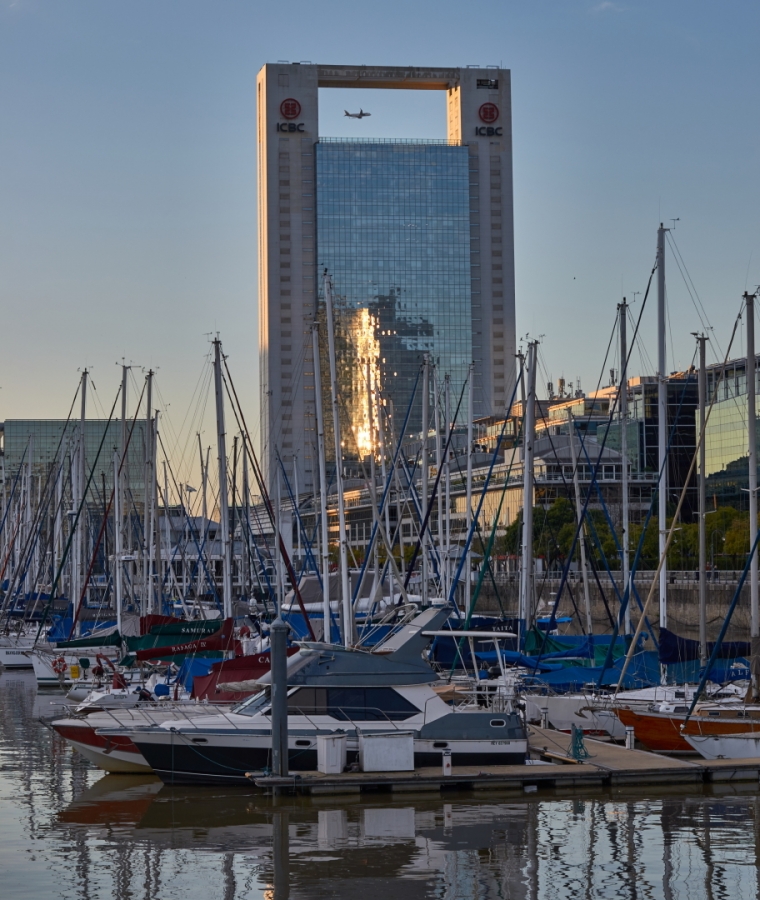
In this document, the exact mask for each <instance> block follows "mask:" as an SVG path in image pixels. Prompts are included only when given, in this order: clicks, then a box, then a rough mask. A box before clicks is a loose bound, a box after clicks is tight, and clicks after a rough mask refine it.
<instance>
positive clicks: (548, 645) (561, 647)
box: [525, 628, 630, 668]
mask: <svg viewBox="0 0 760 900" xmlns="http://www.w3.org/2000/svg"><path fill="white" fill-rule="evenodd" d="M629 643H630V641H629V640H627V639H623V638H621V637H618V640H616V641H615V643H614V645H613V647H612V660H613V662H614V661H615V660H617V659H620V658H621V657H622V656H625V654H626V653H627V652H628V645H629ZM609 646H610V645H609V642H608V641H604V642H602V641H595V642H594V659H593V660H591V659H589V658H588V657H577V656H576V657H573V658H572V659H551V660H547V662H552V663H555V664H556V663H558V664H561V665H563V666H586V667H587V668H588V667H591V666H601V665H603V664H604V661H605V659H607V651H608V650H609ZM579 649H580V648H579V647H578V645H577V644H574V643H571V642H570V641H563V640H562V637H561V636H554V635H550V634H546V633H545V632H543V631H541V630H539V629H537V628H532V629H531V630H530V631H529V632H528V633H527V634H526V635H525V654H526V655H527V656H537V655H539V654H540V655H541V657H542V658H545V657H546V655H547V654H549V653H566V652H567V651H572V650H579Z"/></svg>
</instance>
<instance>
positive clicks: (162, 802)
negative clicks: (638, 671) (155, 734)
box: [0, 673, 760, 900]
mask: <svg viewBox="0 0 760 900" xmlns="http://www.w3.org/2000/svg"><path fill="white" fill-rule="evenodd" d="M58 703H60V697H57V696H56V695H55V694H51V693H40V694H38V693H37V690H36V685H35V681H34V678H33V676H32V675H31V673H29V674H11V673H4V674H2V675H0V766H1V767H2V778H1V779H0V897H2V898H13V900H20V898H46V897H60V898H72V900H73V898H78V900H90V898H92V900H95V898H98V900H99V898H109V900H127V898H129V900H132V898H134V900H154V898H155V900H169V898H186V900H193V898H204V900H210V898H224V900H232V898H243V897H246V898H247V897H252V898H258V897H263V898H269V900H284V898H286V897H290V898H306V897H314V898H327V897H330V898H343V897H345V898H351V900H375V898H380V900H407V898H409V900H411V898H415V900H416V898H436V900H469V898H489V900H490V898H537V900H546V898H557V900H570V898H573V900H575V898H587V897H600V898H616V900H618V898H642V900H643V898H647V900H648V898H664V900H676V898H688V900H699V898H703V897H704V898H728V900H739V898H750V897H752V898H757V897H758V896H760V890H759V888H758V859H759V856H758V848H759V847H760V796H758V792H757V787H756V786H749V785H745V786H741V787H735V788H727V789H721V790H720V791H718V790H717V789H712V790H710V791H705V792H704V793H699V794H694V793H693V791H692V792H689V793H686V792H684V793H672V792H671V793H662V792H661V793H653V792H651V791H646V792H635V791H627V792H625V793H623V792H612V793H609V792H608V793H602V792H600V793H598V794H585V795H583V796H579V795H562V794H559V793H550V794H545V793H541V794H526V795H524V796H518V797H516V796H515V795H514V794H506V793H505V794H503V795H500V794H498V793H489V794H487V795H479V794H469V793H468V794H464V793H460V794H452V795H451V796H445V797H444V798H441V797H438V796H436V797H435V798H430V797H428V796H426V795H419V796H412V795H406V796H403V795H402V797H401V798H400V799H395V800H391V798H390V796H389V795H382V794H379V795H375V796H374V797H373V798H372V799H369V800H365V799H364V798H363V799H362V800H361V802H358V801H357V800H356V799H349V798H343V799H335V798H330V799H327V798H324V799H317V798H314V799H310V798H304V799H298V800H296V799H284V800H282V801H280V802H279V803H278V804H277V805H273V803H272V802H271V801H270V800H268V799H266V798H263V797H261V796H260V795H258V794H256V793H255V792H254V791H253V790H250V791H248V790H245V789H243V790H238V789H228V788H219V789H210V788H198V789H188V788H175V789H169V788H164V787H162V785H161V783H160V782H159V781H157V780H153V779H150V778H144V777H141V776H114V775H103V774H102V773H101V772H100V771H99V770H98V769H95V768H93V767H91V766H90V765H89V764H88V763H87V762H85V761H84V760H83V759H81V758H80V757H79V756H78V755H77V754H76V753H75V752H74V751H73V750H70V749H69V748H68V747H67V746H66V744H65V743H64V742H63V741H61V740H60V739H58V738H57V737H56V736H55V735H54V734H52V733H51V732H50V731H49V730H48V729H46V728H45V727H44V726H43V725H42V724H40V722H39V721H38V717H39V716H41V715H50V714H51V712H52V711H53V709H54V706H55V705H56V704H58ZM750 788H751V789H750Z"/></svg>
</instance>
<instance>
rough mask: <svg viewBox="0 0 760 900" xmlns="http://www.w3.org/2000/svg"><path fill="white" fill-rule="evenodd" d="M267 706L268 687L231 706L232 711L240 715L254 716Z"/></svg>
mask: <svg viewBox="0 0 760 900" xmlns="http://www.w3.org/2000/svg"><path fill="white" fill-rule="evenodd" d="M267 706H269V688H266V689H265V690H263V691H260V692H259V693H258V694H254V695H253V697H248V699H247V700H243V702H242V703H240V704H239V705H238V706H234V707H233V708H232V712H234V713H238V714H239V715H242V716H255V715H256V714H257V713H259V712H261V711H262V710H263V709H264V708H265V707H267Z"/></svg>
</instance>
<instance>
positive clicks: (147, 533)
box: [140, 370, 153, 615]
mask: <svg viewBox="0 0 760 900" xmlns="http://www.w3.org/2000/svg"><path fill="white" fill-rule="evenodd" d="M145 381H146V390H145V393H146V398H145V467H144V481H145V484H144V490H143V555H142V557H143V558H142V564H143V590H142V598H141V602H140V608H141V609H142V611H143V615H146V614H147V613H148V612H149V607H150V596H149V594H150V576H151V552H150V547H151V539H152V534H151V530H150V523H151V519H152V516H151V512H150V511H151V508H152V503H151V498H152V496H153V493H152V490H151V483H152V480H153V477H152V472H153V428H152V426H151V420H150V411H151V408H152V405H153V371H152V370H149V371H148V374H147V375H146V376H145Z"/></svg>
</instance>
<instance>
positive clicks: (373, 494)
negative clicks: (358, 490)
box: [367, 357, 380, 603]
mask: <svg viewBox="0 0 760 900" xmlns="http://www.w3.org/2000/svg"><path fill="white" fill-rule="evenodd" d="M373 403H374V395H373V392H372V361H371V360H370V358H369V357H367V429H368V432H369V496H370V502H371V503H372V505H373V506H374V507H377V472H376V470H375V417H374V415H373ZM379 547H380V536H379V534H378V535H377V537H376V538H375V540H374V541H373V544H372V567H373V569H374V575H373V576H372V590H371V591H370V598H371V602H372V603H374V602H375V592H376V591H377V589H378V577H379V571H380V553H379Z"/></svg>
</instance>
